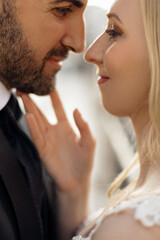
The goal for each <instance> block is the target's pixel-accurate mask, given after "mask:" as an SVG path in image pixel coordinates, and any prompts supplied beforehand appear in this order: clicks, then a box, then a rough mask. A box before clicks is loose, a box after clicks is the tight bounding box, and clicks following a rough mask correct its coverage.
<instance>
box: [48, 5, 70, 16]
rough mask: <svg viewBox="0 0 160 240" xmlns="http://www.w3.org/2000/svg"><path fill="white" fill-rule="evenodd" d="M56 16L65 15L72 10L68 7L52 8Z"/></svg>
mask: <svg viewBox="0 0 160 240" xmlns="http://www.w3.org/2000/svg"><path fill="white" fill-rule="evenodd" d="M52 12H54V14H55V15H56V16H57V17H65V16H66V15H67V14H68V13H71V12H73V11H72V10H71V9H70V8H69V7H66V8H54V9H53V10H52Z"/></svg>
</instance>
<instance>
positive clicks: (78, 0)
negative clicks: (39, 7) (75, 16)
mask: <svg viewBox="0 0 160 240" xmlns="http://www.w3.org/2000/svg"><path fill="white" fill-rule="evenodd" d="M62 2H69V3H72V4H74V5H75V6H76V7H78V8H81V7H83V6H84V3H83V2H82V0H53V1H52V3H62Z"/></svg>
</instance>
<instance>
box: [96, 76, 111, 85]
mask: <svg viewBox="0 0 160 240" xmlns="http://www.w3.org/2000/svg"><path fill="white" fill-rule="evenodd" d="M109 80H110V78H109V77H107V76H100V79H99V80H98V84H99V85H100V84H103V83H106V82H108V81H109Z"/></svg>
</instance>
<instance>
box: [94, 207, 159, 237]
mask: <svg viewBox="0 0 160 240" xmlns="http://www.w3.org/2000/svg"><path fill="white" fill-rule="evenodd" d="M159 236H160V227H159V226H155V225H154V226H152V227H146V226H144V225H142V224H141V222H139V221H137V220H136V219H135V218H134V211H133V210H131V209H130V210H128V209H127V210H125V211H123V212H120V213H116V214H112V215H109V216H108V217H105V218H104V220H103V221H102V222H101V224H100V225H99V227H98V228H97V230H96V231H95V232H94V234H93V235H92V238H91V239H94V240H99V239H101V240H107V239H112V240H128V239H129V240H135V239H136V240H143V239H144V240H151V239H152V240H159Z"/></svg>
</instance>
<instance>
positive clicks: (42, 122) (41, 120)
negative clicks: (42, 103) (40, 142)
mask: <svg viewBox="0 0 160 240" xmlns="http://www.w3.org/2000/svg"><path fill="white" fill-rule="evenodd" d="M17 94H18V96H20V97H21V98H22V101H23V103H24V106H25V109H26V112H27V113H32V114H33V115H34V117H35V121H36V122H37V125H38V127H39V130H40V131H43V132H44V131H45V128H46V126H48V125H49V123H48V121H47V119H46V118H45V116H44V115H43V113H42V112H41V111H40V109H39V108H38V107H37V106H36V104H35V103H34V102H33V101H32V99H31V98H30V97H29V96H28V95H27V94H24V93H21V92H17Z"/></svg>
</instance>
